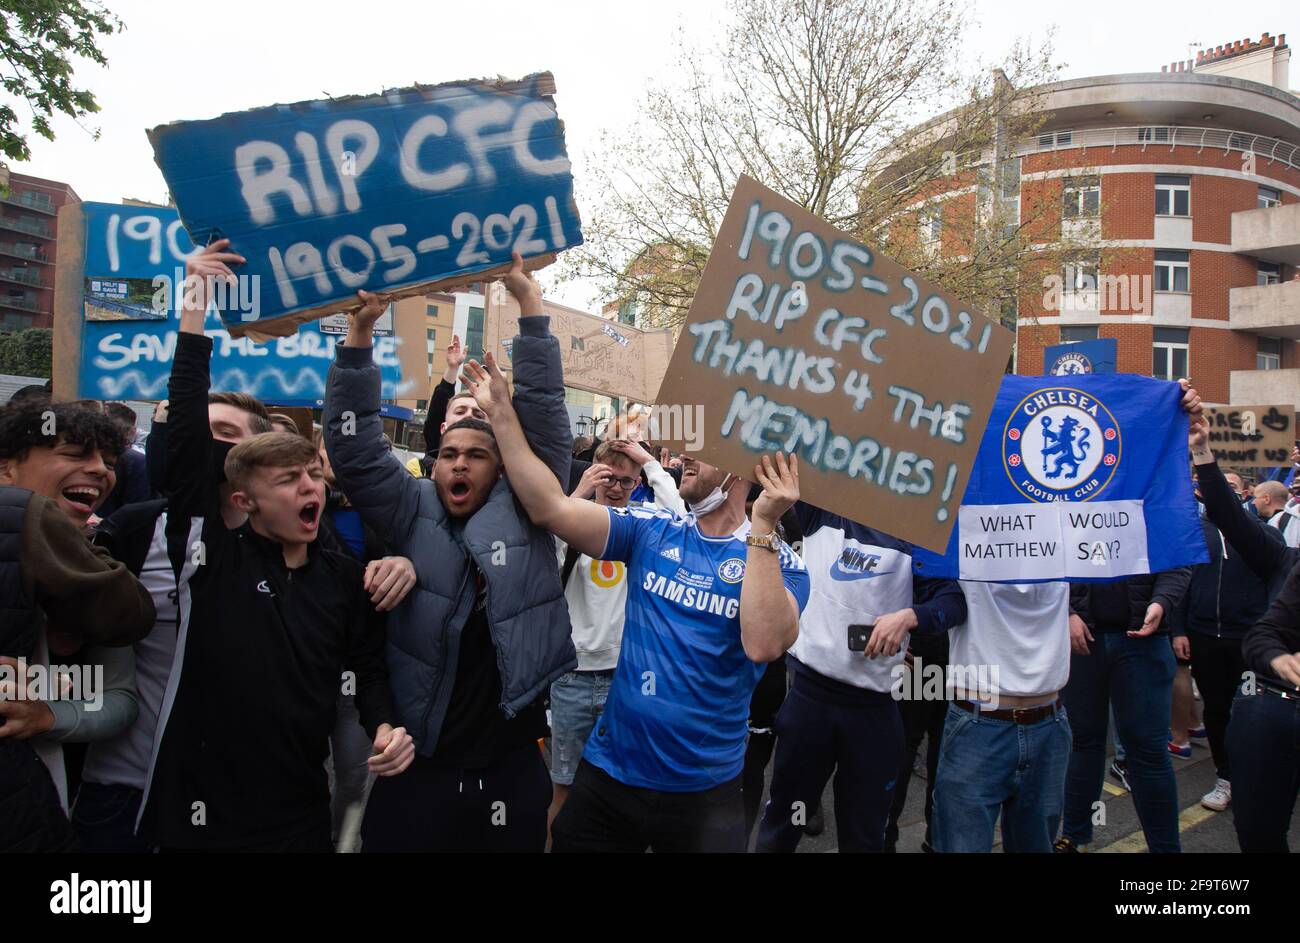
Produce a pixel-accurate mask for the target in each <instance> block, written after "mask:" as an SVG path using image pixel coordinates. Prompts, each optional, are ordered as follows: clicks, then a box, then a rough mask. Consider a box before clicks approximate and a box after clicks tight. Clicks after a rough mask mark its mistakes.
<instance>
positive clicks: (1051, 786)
mask: <svg viewBox="0 0 1300 943" xmlns="http://www.w3.org/2000/svg"><path fill="white" fill-rule="evenodd" d="M1069 761H1070V722H1069V720H1068V719H1067V718H1066V714H1065V709H1064V708H1062V707H1060V706H1058V707H1057V709H1056V710H1055V711H1054V712H1053V713H1052V715H1051V716H1050V717H1045V718H1043V719H1042V720H1040V721H1039V722H1038V723H1036V724H1016V723H1012V722H1011V721H1009V720H994V719H991V718H989V717H986V716H979V715H976V714H972V713H971V712H970V711H967V710H965V709H963V708H960V707H958V706H957V705H955V704H952V705H949V707H948V717H947V720H946V721H945V723H944V727H943V742H942V744H941V745H940V747H939V772H938V775H937V776H936V777H935V783H934V820H933V823H932V824H933V827H934V848H935V851H940V852H976V853H986V852H989V851H992V850H993V827H994V826H995V825H996V824H997V821H998V815H999V814H1001V816H1002V847H1003V849H1004V850H1005V851H1011V852H1024V851H1029V852H1050V851H1051V850H1052V842H1053V840H1054V839H1055V838H1056V822H1057V820H1058V819H1059V818H1060V815H1061V803H1062V797H1063V795H1064V792H1065V770H1066V767H1067V765H1068V764H1069Z"/></svg>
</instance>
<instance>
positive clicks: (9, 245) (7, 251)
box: [0, 242, 50, 265]
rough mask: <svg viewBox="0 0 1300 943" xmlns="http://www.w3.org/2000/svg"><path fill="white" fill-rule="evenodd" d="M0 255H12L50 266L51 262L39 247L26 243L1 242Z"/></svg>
mask: <svg viewBox="0 0 1300 943" xmlns="http://www.w3.org/2000/svg"><path fill="white" fill-rule="evenodd" d="M0 255H12V256H14V257H15V258H19V259H30V260H31V261H33V262H41V263H43V264H45V265H48V264H49V262H50V260H49V259H47V258H46V257H45V253H44V252H42V251H41V250H40V249H39V248H38V247H36V246H34V245H31V244H30V243H25V242H0Z"/></svg>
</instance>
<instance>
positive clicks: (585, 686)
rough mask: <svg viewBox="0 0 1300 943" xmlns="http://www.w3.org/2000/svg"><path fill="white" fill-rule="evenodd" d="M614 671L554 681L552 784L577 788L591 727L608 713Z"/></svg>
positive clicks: (575, 673)
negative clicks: (583, 753)
mask: <svg viewBox="0 0 1300 943" xmlns="http://www.w3.org/2000/svg"><path fill="white" fill-rule="evenodd" d="M613 681H614V672H613V670H612V669H611V670H609V671H569V672H565V673H564V674H562V675H560V676H559V677H558V678H556V679H555V680H554V681H552V682H551V782H554V783H559V784H560V785H561V786H571V785H573V777H574V774H576V773H577V772H578V761H579V760H581V759H582V751H583V748H584V747H586V745H587V738H588V737H590V736H591V728H592V727H594V726H596V721H597V720H599V719H600V715H601V714H603V713H604V712H605V699H606V698H608V697H609V686H610V684H611V683H613Z"/></svg>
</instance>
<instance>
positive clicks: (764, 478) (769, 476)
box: [751, 452, 799, 532]
mask: <svg viewBox="0 0 1300 943" xmlns="http://www.w3.org/2000/svg"><path fill="white" fill-rule="evenodd" d="M754 478H755V479H756V480H757V481H758V483H759V484H760V485H762V486H763V493H762V494H760V495H759V496H758V500H757V501H755V502H754V510H753V514H752V515H751V519H752V523H753V525H754V528H755V530H761V531H763V532H769V531H771V530H772V529H774V528H775V527H776V522H777V521H779V520H780V519H781V515H782V514H784V513H785V512H786V511H788V510H790V508H792V507H794V503H795V502H796V501H798V500H799V457H798V456H797V455H793V454H791V456H790V460H789V461H786V457H785V455H784V454H782V453H781V452H777V453H776V460H775V461H773V460H772V459H771V458H770V457H769V456H767V455H764V456H763V461H762V464H760V465H755V466H754Z"/></svg>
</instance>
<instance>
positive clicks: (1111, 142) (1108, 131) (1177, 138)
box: [885, 125, 1300, 190]
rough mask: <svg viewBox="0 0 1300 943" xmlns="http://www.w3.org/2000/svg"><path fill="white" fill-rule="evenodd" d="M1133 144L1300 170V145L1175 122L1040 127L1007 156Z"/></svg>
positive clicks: (918, 175)
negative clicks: (1252, 157) (1237, 155)
mask: <svg viewBox="0 0 1300 943" xmlns="http://www.w3.org/2000/svg"><path fill="white" fill-rule="evenodd" d="M1133 145H1137V146H1138V147H1141V148H1142V150H1144V151H1145V150H1158V149H1162V148H1163V149H1164V150H1168V151H1172V150H1173V149H1174V148H1175V147H1193V148H1195V149H1196V152H1197V153H1198V154H1199V153H1200V152H1202V151H1212V152H1213V151H1218V152H1220V153H1222V154H1225V155H1226V154H1230V153H1232V152H1233V151H1236V152H1238V153H1241V154H1254V155H1255V156H1256V158H1258V159H1259V160H1260V161H1263V162H1264V163H1265V164H1266V165H1267V164H1268V163H1272V162H1277V163H1281V164H1283V165H1285V166H1287V167H1290V168H1291V169H1292V170H1300V144H1292V143H1291V142H1289V141H1283V140H1280V139H1278V138H1271V137H1268V136H1266V135H1263V134H1254V133H1252V132H1249V131H1231V130H1228V129H1225V128H1194V127H1182V126H1175V125H1135V126H1132V127H1123V128H1085V129H1074V130H1068V131H1067V130H1061V131H1052V132H1050V133H1049V132H1046V131H1044V132H1043V133H1042V134H1041V135H1034V136H1033V137H1029V138H1025V139H1024V140H1021V141H1017V142H1015V143H1013V144H1012V145H1011V147H1010V148H1009V150H1008V153H1007V157H1008V158H1014V157H1024V156H1026V155H1028V154H1042V153H1045V152H1048V151H1068V150H1073V149H1075V148H1082V149H1083V150H1084V152H1085V154H1086V152H1087V151H1089V150H1098V149H1102V148H1107V149H1110V150H1115V149H1117V148H1120V147H1129V146H1133ZM956 158H957V165H958V166H961V167H966V166H973V165H980V164H981V163H982V162H983V164H984V165H987V161H986V158H987V154H980V153H979V152H978V151H976V150H969V151H963V152H961V153H959V154H957V155H956ZM937 176H938V174H937V173H936V171H935V170H934V169H933V168H921V169H920V170H914V171H911V172H909V173H906V174H903V175H901V176H899V177H896V178H894V179H893V180H891V181H890V182H889V183H888V184H886V185H885V186H886V189H887V190H906V189H907V188H908V187H911V186H916V185H919V184H925V183H926V182H927V181H930V180H933V179H935V178H936V177H937Z"/></svg>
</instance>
